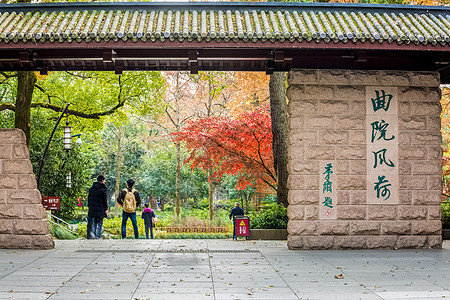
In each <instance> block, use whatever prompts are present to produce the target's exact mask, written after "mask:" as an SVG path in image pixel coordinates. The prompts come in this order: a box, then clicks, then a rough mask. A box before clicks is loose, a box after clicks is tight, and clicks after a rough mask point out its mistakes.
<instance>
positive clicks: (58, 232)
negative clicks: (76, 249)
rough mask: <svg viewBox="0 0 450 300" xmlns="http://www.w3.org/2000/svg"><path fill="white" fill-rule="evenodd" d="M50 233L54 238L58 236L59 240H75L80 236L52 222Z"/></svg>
mask: <svg viewBox="0 0 450 300" xmlns="http://www.w3.org/2000/svg"><path fill="white" fill-rule="evenodd" d="M50 233H51V235H52V236H53V237H54V238H57V239H58V240H74V239H76V238H78V236H76V235H74V234H73V233H72V232H70V231H69V230H67V229H66V228H64V227H60V226H58V225H54V224H50Z"/></svg>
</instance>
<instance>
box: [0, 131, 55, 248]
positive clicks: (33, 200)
mask: <svg viewBox="0 0 450 300" xmlns="http://www.w3.org/2000/svg"><path fill="white" fill-rule="evenodd" d="M54 246H55V244H54V241H53V239H52V236H51V235H50V230H49V226H48V222H47V220H46V216H45V212H44V208H43V206H42V203H41V194H40V193H39V191H38V190H37V189H36V179H35V177H34V175H33V168H32V166H31V162H30V157H29V152H28V148H27V146H26V144H25V135H24V133H23V132H22V131H21V130H18V129H0V248H17V249H51V248H54Z"/></svg>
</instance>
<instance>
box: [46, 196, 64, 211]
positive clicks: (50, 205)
mask: <svg viewBox="0 0 450 300" xmlns="http://www.w3.org/2000/svg"><path fill="white" fill-rule="evenodd" d="M42 205H44V208H45V209H46V210H60V209H61V197H55V196H47V197H44V196H42Z"/></svg>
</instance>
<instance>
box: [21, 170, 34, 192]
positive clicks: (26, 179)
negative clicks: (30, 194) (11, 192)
mask: <svg viewBox="0 0 450 300" xmlns="http://www.w3.org/2000/svg"><path fill="white" fill-rule="evenodd" d="M18 178H19V183H18V187H19V188H20V189H36V188H37V184H36V178H35V177H34V175H33V174H24V175H19V176H18Z"/></svg>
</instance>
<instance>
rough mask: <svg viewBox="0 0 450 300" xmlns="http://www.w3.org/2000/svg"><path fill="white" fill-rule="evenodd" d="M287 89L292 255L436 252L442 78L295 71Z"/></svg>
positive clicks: (423, 74) (438, 240)
mask: <svg viewBox="0 0 450 300" xmlns="http://www.w3.org/2000/svg"><path fill="white" fill-rule="evenodd" d="M288 83H289V89H288V98H289V101H290V103H289V117H290V118H289V120H290V121H289V122H290V124H289V126H290V132H289V141H290V145H289V182H288V185H289V204H290V205H289V207H288V216H289V223H288V233H289V236H288V246H289V248H290V249H346V248H348V249H365V248H370V249H372V248H390V249H395V248H428V247H431V248H440V247H441V245H442V238H441V228H442V226H441V221H440V219H441V206H440V204H441V155H442V154H441V147H440V143H441V133H440V125H441V123H440V111H441V107H440V104H439V100H440V89H439V83H440V79H439V74H438V73H434V72H408V71H359V70H293V71H291V72H290V73H289V77H288ZM381 100H383V101H381ZM387 102H389V104H390V105H389V104H388V103H387ZM383 105H384V107H382V106H383Z"/></svg>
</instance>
